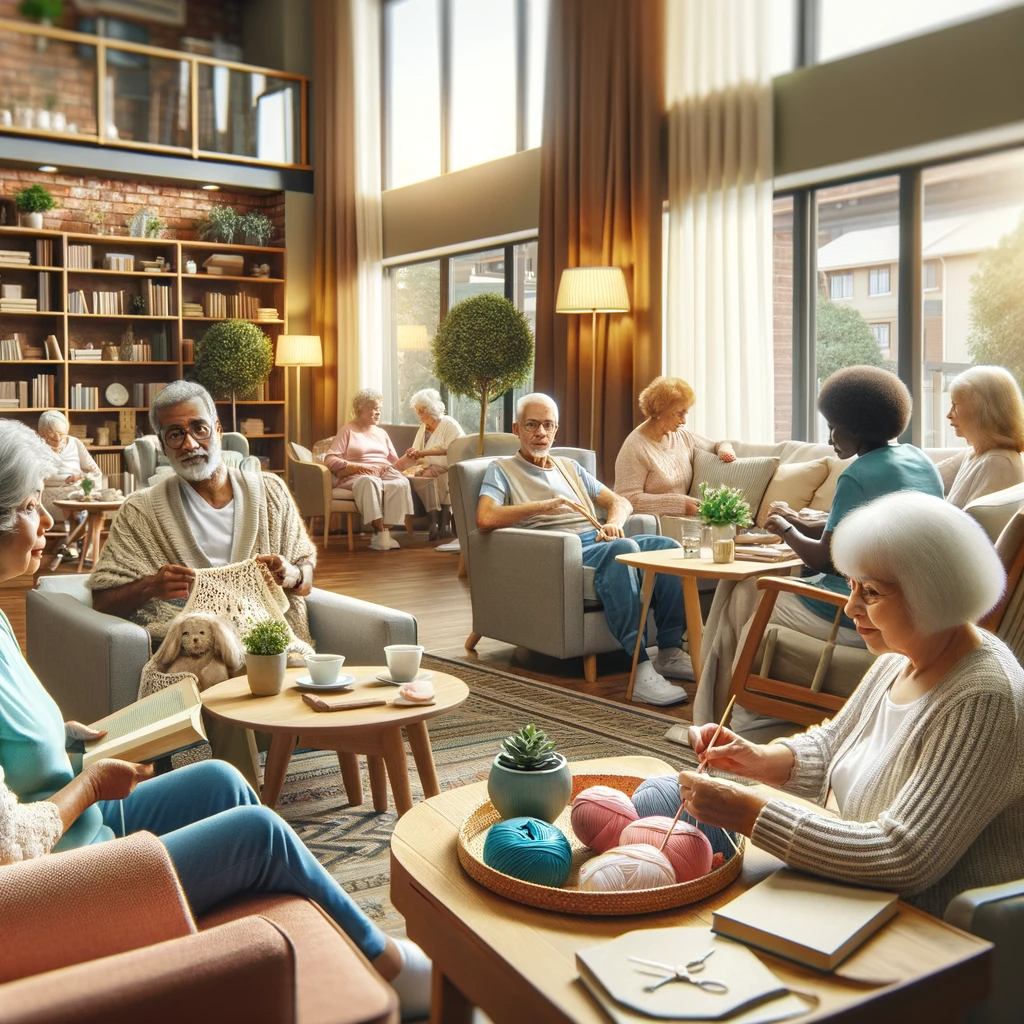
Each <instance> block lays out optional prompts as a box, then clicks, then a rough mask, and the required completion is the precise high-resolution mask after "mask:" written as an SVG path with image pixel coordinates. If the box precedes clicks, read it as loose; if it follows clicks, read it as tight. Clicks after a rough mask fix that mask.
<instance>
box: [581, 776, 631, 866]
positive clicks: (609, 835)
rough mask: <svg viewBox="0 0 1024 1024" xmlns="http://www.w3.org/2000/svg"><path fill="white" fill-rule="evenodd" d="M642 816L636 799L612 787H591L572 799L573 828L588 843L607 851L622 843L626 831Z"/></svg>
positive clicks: (598, 851) (585, 843) (598, 849)
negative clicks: (624, 830) (621, 839)
mask: <svg viewBox="0 0 1024 1024" xmlns="http://www.w3.org/2000/svg"><path fill="white" fill-rule="evenodd" d="M639 817H640V815H639V814H638V813H637V809H636V808H635V807H634V806H633V801H632V800H630V799H629V797H628V796H626V794H625V793H623V792H622V791H621V790H618V789H612V788H611V786H591V787H590V788H589V789H585V790H583V792H582V793H579V794H578V795H577V797H576V799H575V800H573V802H572V813H571V817H570V820H571V821H572V830H573V832H575V833H576V837H577V839H579V841H580V842H581V843H583V845H584V846H587V847H589V848H590V849H591V850H593V851H594V852H595V853H604V852H605V851H606V850H610V849H611V848H612V847H613V846H618V845H619V836H620V835H621V834H622V830H623V829H624V828H625V827H626V826H627V825H628V824H629V823H630V822H631V821H636V819H637V818H639Z"/></svg>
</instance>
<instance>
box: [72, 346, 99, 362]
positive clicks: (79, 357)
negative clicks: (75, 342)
mask: <svg viewBox="0 0 1024 1024" xmlns="http://www.w3.org/2000/svg"><path fill="white" fill-rule="evenodd" d="M68 355H69V356H70V358H71V361H72V362H73V363H98V362H100V361H101V360H102V359H103V349H101V348H73V349H71V351H70V352H69V353H68Z"/></svg>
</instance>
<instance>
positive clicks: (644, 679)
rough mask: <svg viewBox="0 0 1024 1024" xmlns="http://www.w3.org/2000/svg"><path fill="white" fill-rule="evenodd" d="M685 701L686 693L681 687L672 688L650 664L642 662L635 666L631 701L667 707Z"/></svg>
mask: <svg viewBox="0 0 1024 1024" xmlns="http://www.w3.org/2000/svg"><path fill="white" fill-rule="evenodd" d="M686 699H687V698H686V691H685V690H684V689H683V688H682V687H681V686H673V685H672V684H671V683H670V682H669V681H668V680H667V679H666V678H665V677H664V676H662V675H660V674H659V673H658V671H657V669H655V667H654V665H653V664H652V663H651V662H649V661H644V662H641V663H640V664H639V665H637V667H636V681H635V682H634V683H633V696H632V698H631V700H633V701H636V702H637V703H639V704H656V705H657V706H658V707H667V706H668V705H669V704H685V703H686Z"/></svg>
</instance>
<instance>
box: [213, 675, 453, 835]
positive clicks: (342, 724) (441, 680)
mask: <svg viewBox="0 0 1024 1024" xmlns="http://www.w3.org/2000/svg"><path fill="white" fill-rule="evenodd" d="M385 670H386V666H384V665H374V666H369V667H366V666H358V665H357V666H355V667H354V668H350V667H349V666H348V665H346V666H345V667H344V668H343V669H342V671H343V672H345V673H347V674H349V675H353V676H355V677H356V681H355V683H354V684H353V688H352V691H351V692H349V693H333V694H324V695H323V696H324V699H325V700H330V701H332V702H334V701H343V700H348V701H356V700H365V699H366V698H368V697H383V698H384V699H386V700H387V701H388V703H387V705H385V706H384V707H374V708H358V709H356V710H355V711H325V712H320V711H314V710H313V709H312V708H311V707H309V706H308V705H307V704H306V703H305V702H304V701H303V700H302V697H301V694H302V691H301V690H299V689H298V688H297V687H296V685H295V680H296V679H298V678H299V677H300V676H304V675H308V674H309V673H308V671H307V670H306V669H304V668H290V669H288V676H287V678H286V679H285V683H284V687H283V688H282V690H281V692H280V693H279V694H277V695H276V696H273V697H256V696H253V694H252V693H251V692H250V690H249V683H248V681H247V680H246V678H245V676H238V677H236V678H235V679H228V680H227V681H226V682H223V683H218V684H217V685H216V686H211V687H210V689H208V690H205V691H204V692H203V694H202V700H203V707H204V708H205V709H206V710H207V711H209V712H210V714H212V715H214V716H215V717H217V718H220V719H223V720H224V721H225V722H228V723H230V724H231V725H236V726H238V727H239V728H244V729H258V730H260V731H262V732H269V733H271V734H272V736H273V739H272V740H271V743H270V750H269V751H268V753H267V763H266V766H265V767H264V771H263V790H262V793H261V799H262V801H263V803H264V804H266V805H267V806H268V807H274V806H275V805H276V804H277V800H278V797H280V795H281V787H282V786H283V785H284V777H285V775H286V774H287V772H288V763H289V762H290V761H291V758H292V754H293V753H294V752H295V748H296V747H313V748H315V749H317V750H334V751H337V754H338V764H339V766H340V767H341V778H342V782H343V783H344V785H345V793H346V795H347V796H348V800H349V803H351V804H357V805H358V804H361V803H362V802H363V785H362V781H361V779H360V775H359V755H360V754H365V755H366V765H367V769H368V770H369V774H370V794H371V797H372V799H373V809H374V810H375V811H378V812H380V811H386V810H387V809H388V787H387V783H388V780H389V779H390V781H391V792H392V793H393V794H394V797H395V809H396V810H397V811H398V813H399V815H402V814H405V812H406V811H408V810H409V809H410V808H411V807H412V788H411V787H410V785H409V769H408V765H407V764H406V759H405V743H404V742H403V740H402V730H403V729H405V732H406V735H407V736H408V737H409V746H410V747H411V748H412V756H413V760H414V761H415V762H416V770H417V771H418V772H419V775H420V782H421V783H422V785H423V792H424V794H425V795H426V796H436V795H437V794H438V793H440V791H441V790H440V787H439V786H438V782H437V771H436V770H435V768H434V754H433V752H432V751H431V749H430V735H429V734H428V732H427V720H428V719H430V718H434V717H435V716H436V715H441V714H444V712H446V711H450V710H451V709H452V708H457V707H458V706H459V705H460V704H461V703H462V702H463V701H464V700H465V699H466V698H467V697H468V696H469V687H468V686H466V684H465V683H464V682H463V681H462V680H461V679H457V678H456V677H455V676H450V675H448V674H446V673H444V672H433V673H432V675H431V677H430V681H431V682H432V683H433V684H434V691H435V693H436V699H435V703H434V704H431V705H427V706H422V707H399V706H396V705H395V704H394V703H393V702H394V699H395V697H396V696H397V695H398V687H397V686H393V685H391V684H389V683H381V682H378V681H377V680H376V679H374V676H376V675H377V673H379V672H384V671H385Z"/></svg>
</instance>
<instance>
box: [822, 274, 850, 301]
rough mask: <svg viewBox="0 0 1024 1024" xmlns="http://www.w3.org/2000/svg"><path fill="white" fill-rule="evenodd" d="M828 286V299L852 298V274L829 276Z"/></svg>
mask: <svg viewBox="0 0 1024 1024" xmlns="http://www.w3.org/2000/svg"><path fill="white" fill-rule="evenodd" d="M828 284H829V289H828V290H829V298H830V299H852V298H853V274H850V273H845V274H829V276H828Z"/></svg>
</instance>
